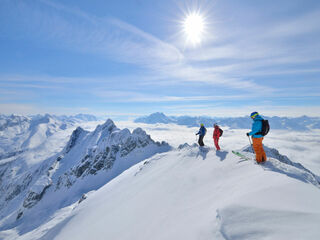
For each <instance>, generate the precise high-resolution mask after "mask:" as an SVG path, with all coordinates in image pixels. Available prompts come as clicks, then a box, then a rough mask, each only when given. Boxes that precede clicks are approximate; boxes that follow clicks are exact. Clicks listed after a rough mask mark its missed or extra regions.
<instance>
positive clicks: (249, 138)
mask: <svg viewBox="0 0 320 240" xmlns="http://www.w3.org/2000/svg"><path fill="white" fill-rule="evenodd" d="M248 138H249V143H250V146H251V150H252V153H254V150H253V146H252V143H251V139H250V137H249V136H248Z"/></svg>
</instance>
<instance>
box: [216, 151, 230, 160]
mask: <svg viewBox="0 0 320 240" xmlns="http://www.w3.org/2000/svg"><path fill="white" fill-rule="evenodd" d="M216 155H217V157H219V158H220V161H223V160H225V159H226V157H227V155H228V152H227V151H216Z"/></svg>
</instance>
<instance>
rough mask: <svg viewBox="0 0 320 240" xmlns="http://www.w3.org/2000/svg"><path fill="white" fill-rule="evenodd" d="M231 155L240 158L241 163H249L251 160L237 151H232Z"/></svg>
mask: <svg viewBox="0 0 320 240" xmlns="http://www.w3.org/2000/svg"><path fill="white" fill-rule="evenodd" d="M232 153H233V154H235V155H237V156H238V157H240V158H241V159H242V161H249V160H251V158H249V157H247V156H245V155H244V154H242V153H240V152H237V151H233V150H232ZM242 161H240V162H242Z"/></svg>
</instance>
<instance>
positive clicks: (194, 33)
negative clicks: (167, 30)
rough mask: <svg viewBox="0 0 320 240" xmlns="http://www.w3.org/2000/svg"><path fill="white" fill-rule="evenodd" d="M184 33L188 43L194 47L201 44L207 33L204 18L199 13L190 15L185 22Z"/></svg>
mask: <svg viewBox="0 0 320 240" xmlns="http://www.w3.org/2000/svg"><path fill="white" fill-rule="evenodd" d="M183 31H184V33H185V35H186V37H187V41H188V42H190V43H192V44H194V45H196V44H199V43H201V41H202V40H203V34H204V31H205V20H204V17H203V16H202V15H201V14H199V13H190V14H188V15H187V16H186V17H185V19H184V21H183Z"/></svg>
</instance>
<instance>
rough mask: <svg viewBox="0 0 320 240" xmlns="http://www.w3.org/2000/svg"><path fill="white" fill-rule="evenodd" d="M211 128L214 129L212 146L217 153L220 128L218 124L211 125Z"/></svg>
mask: <svg viewBox="0 0 320 240" xmlns="http://www.w3.org/2000/svg"><path fill="white" fill-rule="evenodd" d="M213 127H214V131H213V141H214V145H215V146H216V148H217V151H219V150H220V147H219V144H218V142H219V137H220V128H219V126H218V124H216V123H215V124H214V125H213Z"/></svg>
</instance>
